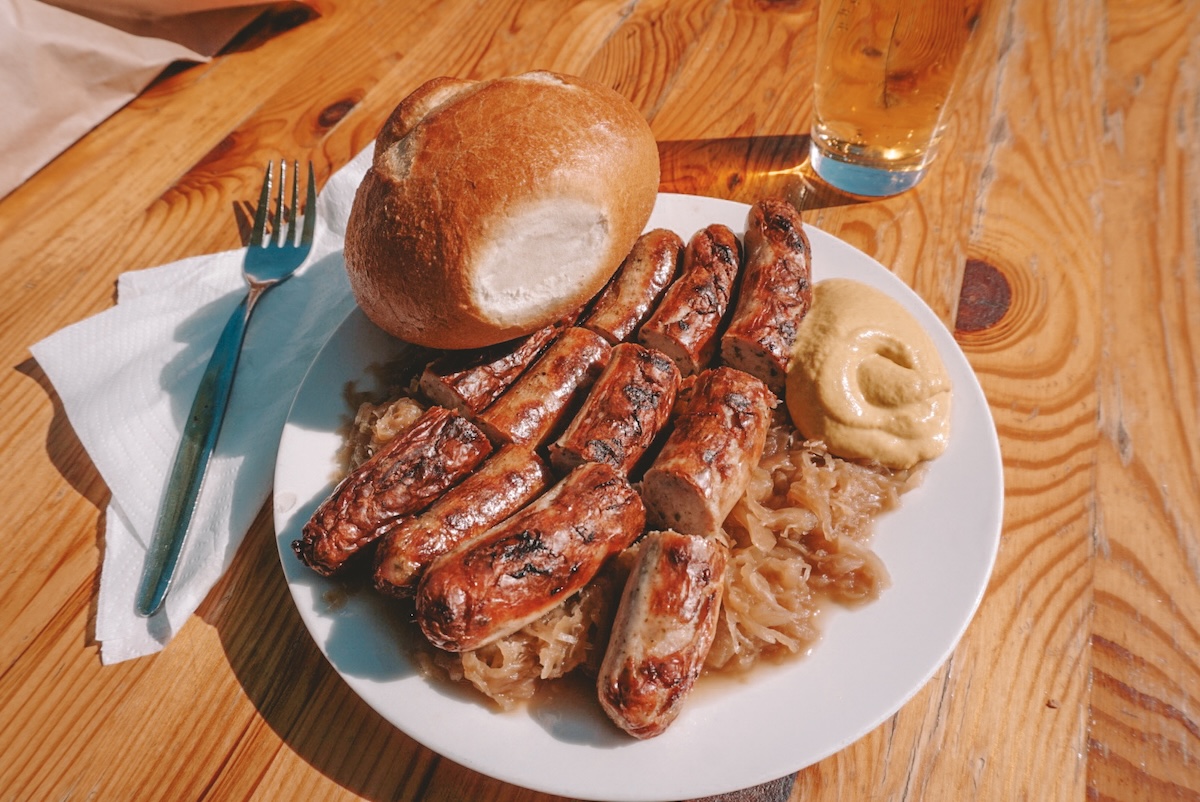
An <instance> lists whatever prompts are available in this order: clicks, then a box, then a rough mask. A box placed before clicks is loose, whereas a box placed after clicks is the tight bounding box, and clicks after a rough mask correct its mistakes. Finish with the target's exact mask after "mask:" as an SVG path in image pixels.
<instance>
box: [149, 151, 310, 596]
mask: <svg viewBox="0 0 1200 802" xmlns="http://www.w3.org/2000/svg"><path fill="white" fill-rule="evenodd" d="M272 167H273V164H271V163H268V164H267V170H266V175H265V176H264V177H263V185H262V193H261V195H260V196H259V199H258V211H257V212H256V213H255V216H254V230H253V232H252V233H251V235H250V247H249V249H248V250H247V251H246V259H245V262H244V263H243V266H242V275H243V276H244V277H245V279H246V284H247V285H248V286H249V291H248V292H247V293H246V297H245V298H243V299H242V302H241V303H240V304H238V307H237V309H235V310H234V312H233V316H232V317H230V318H229V322H228V323H227V324H226V325H225V329H224V331H222V332H221V338H220V339H219V340H217V347H216V349H215V350H214V351H213V355H212V358H211V359H210V360H209V363H208V367H207V368H206V369H205V371H204V376H203V377H202V378H201V379H200V388H199V389H198V390H197V391H196V398H195V400H194V401H192V409H191V412H190V413H189V414H188V418H187V423H186V424H185V426H184V429H183V438H182V440H181V442H180V444H179V450H178V451H177V452H176V454H175V465H174V467H173V468H172V469H171V478H170V481H169V482H168V484H167V494H166V497H165V498H164V499H163V505H162V508H161V509H160V511H159V514H158V520H157V521H156V523H155V526H154V535H153V538H152V539H151V541H150V550H149V551H148V552H147V554H146V564H145V568H144V569H143V572H142V582H141V586H140V587H139V589H138V595H137V611H138V613H139V614H140V615H143V616H151V615H154V613H155V612H157V611H158V609H159V608H160V607H161V606H162V603H163V601H164V600H165V599H166V597H167V591H168V590H169V589H170V587H171V579H172V577H173V576H174V573H175V566H176V564H177V563H178V562H179V554H180V552H181V551H182V550H183V542H184V539H185V537H186V535H187V532H188V527H189V524H190V523H191V520H192V513H193V512H194V511H195V508H196V499H197V498H198V496H199V495H200V486H201V485H202V484H203V482H204V474H205V472H206V470H207V468H208V462H209V458H210V457H211V456H212V452H213V447H214V446H215V445H216V444H217V435H218V434H219V433H220V431H221V422H222V421H223V420H224V418H225V410H226V408H227V407H228V405H229V393H230V390H231V389H232V388H233V374H234V371H235V370H236V369H237V363H238V356H239V354H240V353H241V350H242V341H243V340H244V339H245V336H246V326H247V324H248V323H249V322H250V315H251V313H253V312H254V307H255V305H256V304H257V303H258V300H259V298H261V297H262V296H263V294H264V293H265V292H266V291H267V290H269V289H271V288H272V287H274V286H276V285H278V284H281V283H282V282H284V281H287V280H288V279H289V278H291V276H292V274H293V273H295V272H296V269H297V268H299V267H300V265H302V264H304V260H305V259H306V258H307V257H308V254H309V252H310V251H311V250H312V240H313V228H314V227H315V226H316V222H317V189H316V182H315V181H314V179H313V166H312V162H309V165H308V191H307V197H306V200H305V210H304V230H303V231H302V232H301V234H300V240H299V242H297V241H296V220H297V219H298V218H299V217H300V203H299V201H300V164H299V162H292V202H291V209H290V212H287V211H285V206H284V184H285V183H286V181H285V178H286V173H285V171H286V165H285V162H283V161H282V160H281V161H280V163H279V187H278V192H277V195H276V199H275V211H274V215H273V216H272V214H271V180H272V179H271V171H272ZM285 218H287V220H288V226H287V236H286V237H284V236H283V223H284V219H285ZM268 219H270V221H271V226H270V233H269V234H268V233H267V222H268Z"/></svg>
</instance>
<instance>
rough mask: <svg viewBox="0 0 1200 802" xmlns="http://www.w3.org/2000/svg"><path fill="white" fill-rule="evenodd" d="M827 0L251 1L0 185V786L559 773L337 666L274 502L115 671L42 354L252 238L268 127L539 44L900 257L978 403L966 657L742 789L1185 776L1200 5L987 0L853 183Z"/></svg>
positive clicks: (1197, 523)
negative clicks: (824, 171)
mask: <svg viewBox="0 0 1200 802" xmlns="http://www.w3.org/2000/svg"><path fill="white" fill-rule="evenodd" d="M816 5H817V3H816V1H815V0H778V2H771V0H733V2H717V1H716V0H670V2H667V0H641V2H630V1H629V0H589V1H588V2H577V3H571V4H567V3H563V2H559V0H494V1H493V2H487V3H477V2H466V1H464V0H453V1H450V2H447V1H446V0H441V1H438V0H413V1H412V2H395V3H385V2H366V1H365V0H317V2H315V3H313V5H312V7H311V9H310V8H306V7H303V6H286V7H274V8H272V9H271V10H270V12H269V13H267V14H266V15H265V16H264V17H262V18H261V19H260V20H259V21H258V22H256V23H255V24H254V25H253V26H252V27H251V28H250V29H249V30H248V31H247V32H246V33H245V34H243V35H242V36H241V37H239V39H238V40H237V41H236V42H235V43H234V44H233V45H232V46H231V47H230V48H229V49H228V51H227V52H225V53H224V54H222V55H220V56H219V57H218V58H216V59H215V60H213V61H212V62H211V63H209V64H205V65H200V66H195V65H193V66H189V67H186V68H179V69H172V70H169V71H168V73H167V74H165V75H164V76H163V77H162V78H161V79H160V80H158V81H157V82H156V83H155V84H154V85H152V86H151V87H150V88H149V89H147V90H146V91H145V92H144V93H143V94H142V95H141V96H140V97H138V98H137V99H136V100H135V101H134V102H133V103H131V104H130V105H129V106H128V107H126V108H124V109H122V110H121V111H120V112H118V113H117V114H115V115H114V116H113V117H112V118H111V119H109V120H107V121H106V122H105V123H104V124H102V125H100V126H99V127H98V128H96V129H95V130H94V131H92V132H91V133H90V134H88V135H87V136H86V137H84V138H83V139H82V140H81V141H80V142H78V143H77V144H76V145H74V146H73V147H72V148H71V149H69V150H68V151H67V152H65V153H64V154H62V155H61V156H60V157H59V158H57V159H56V160H55V161H54V162H53V163H51V164H50V165H49V166H47V167H46V168H45V169H43V170H42V171H40V172H39V173H38V174H36V175H35V176H34V177H33V178H31V179H30V180H29V181H28V182H26V183H25V184H24V185H23V186H21V187H20V188H19V189H17V190H16V191H15V192H13V193H12V194H11V195H9V196H8V197H6V198H4V199H3V200H2V201H0V243H3V245H2V247H0V299H2V300H0V303H2V304H3V313H2V314H0V320H2V321H3V322H2V323H0V349H2V352H3V357H4V359H5V360H6V364H7V365H8V366H9V368H8V370H6V371H5V372H4V374H3V376H2V377H0V399H2V401H3V407H4V409H5V415H4V419H3V422H2V423H0V443H2V444H3V459H2V460H0V500H2V501H0V503H2V509H3V520H4V521H5V524H4V535H5V548H6V549H7V550H8V555H9V556H8V557H7V558H6V559H5V561H4V563H5V565H4V569H3V572H2V573H0V798H3V799H5V800H8V799H13V800H43V799H103V800H116V799H120V800H127V799H170V800H180V799H200V798H205V799H222V800H223V799H243V798H261V799H317V798H322V799H325V798H328V799H347V798H365V799H372V800H379V799H396V800H406V801H409V800H420V801H421V802H434V800H439V801H440V800H485V799H487V800H491V799H497V800H523V801H526V802H535V801H536V802H540V801H541V800H546V799H548V797H545V796H543V795H540V794H537V793H533V792H530V791H526V790H523V789H519V788H515V787H512V786H507V785H505V784H503V783H500V782H497V781H494V780H491V779H488V778H486V777H484V776H481V775H478V774H475V773H473V772H471V771H468V770H466V769H464V768H461V767H459V766H457V765H455V764H453V763H451V762H450V761H448V760H444V759H440V758H439V757H438V756H437V755H435V754H433V753H431V752H429V751H428V750H426V749H424V748H422V747H420V746H418V745H417V744H416V743H414V742H413V741H412V740H410V739H409V738H408V737H406V736H405V735H403V734H401V733H400V732H398V731H396V730H395V729H393V728H392V727H391V726H390V725H389V724H387V723H386V722H385V721H384V720H382V719H381V718H380V717H379V716H378V715H376V714H375V713H374V712H373V711H372V710H371V709H369V708H368V707H367V706H366V705H365V704H363V703H362V702H361V701H359V700H358V699H357V697H355V696H354V694H353V693H351V692H350V690H349V689H348V688H347V687H346V685H344V684H343V682H342V681H341V679H340V678H339V677H338V675H337V674H336V673H334V671H333V670H332V669H331V668H330V667H329V665H328V664H327V663H326V662H325V660H324V659H323V658H322V656H321V655H320V653H319V652H318V651H317V649H316V647H315V646H314V644H313V642H312V640H311V639H310V638H309V636H308V634H307V632H306V630H305V629H304V627H303V625H302V623H301V621H300V618H299V616H298V614H297V612H296V610H295V608H294V606H293V604H292V602H291V600H290V598H289V595H288V592H287V588H286V586H285V584H284V581H283V576H282V574H281V572H280V570H279V568H278V565H277V561H276V557H275V541H274V537H273V532H272V526H271V522H270V517H269V515H267V514H266V513H264V514H263V515H261V516H260V517H259V519H258V521H257V522H256V524H255V526H254V527H253V529H252V530H251V531H250V532H249V534H248V536H247V538H246V541H245V543H244V545H243V547H242V549H241V551H240V553H239V554H238V556H237V559H236V561H235V563H234V565H233V568H232V570H231V571H230V572H229V573H228V574H227V576H226V577H225V578H224V579H223V580H222V581H221V582H220V583H219V585H218V586H217V587H216V588H215V589H214V590H213V592H212V593H211V594H210V595H209V597H208V599H207V600H206V602H205V603H204V604H203V605H202V606H201V608H200V609H199V611H198V613H197V615H195V616H194V617H193V618H192V620H191V621H190V622H189V624H188V625H187V626H186V627H185V629H184V630H183V631H182V632H181V633H180V634H179V635H178V637H176V639H175V640H174V641H173V642H172V643H171V644H170V645H169V647H168V648H167V649H166V650H165V651H163V652H162V653H160V654H158V655H155V656H153V657H147V658H141V659H137V660H133V661H130V662H126V663H121V664H118V665H114V666H108V667H103V666H101V664H100V660H99V656H98V647H97V645H96V644H95V642H94V640H93V632H92V624H93V616H94V608H95V597H96V589H97V583H98V575H99V572H98V566H99V560H100V554H101V549H102V547H103V542H104V523H103V521H104V517H103V509H104V507H105V505H106V503H107V499H108V490H107V489H106V487H105V486H104V484H103V482H102V481H101V479H100V477H99V475H98V474H97V472H96V470H95V468H94V467H93V465H92V463H91V461H90V460H89V458H88V456H87V454H86V453H84V451H83V449H82V448H81V446H80V443H79V441H78V440H77V439H76V436H75V434H74V433H73V431H72V429H71V426H70V424H69V423H68V421H67V420H66V418H65V416H64V413H63V410H62V406H61V404H60V402H59V400H58V398H57V396H56V394H55V392H54V389H53V387H52V386H51V385H50V383H49V381H48V380H47V379H46V376H45V375H44V373H43V372H42V370H41V369H40V368H39V366H38V364H37V363H36V361H35V360H34V359H33V358H32V357H31V356H30V354H29V351H28V347H29V346H30V345H31V344H32V343H34V342H36V341H38V340H40V339H42V338H43V337H45V336H47V335H49V334H50V333H52V332H54V331H56V330H57V329H59V328H61V327H63V326H65V325H67V324H70V323H72V322H74V321H77V320H80V319H82V318H84V317H86V316H89V315H92V314H94V313H96V312H99V311H101V310H103V309H106V308H108V307H109V306H111V305H112V303H113V301H114V298H113V294H114V289H113V287H114V283H113V282H114V279H115V277H116V276H117V274H118V273H120V272H122V271H127V270H133V269H137V268H142V267H149V266H153V265H158V264H163V263H166V262H169V261H173V260H175V259H178V258H180V257H183V256H187V255H192V254H200V253H206V252H215V251H218V250H224V249H228V248H233V247H237V246H238V245H239V244H240V243H241V238H242V237H243V235H244V218H243V217H241V216H239V215H237V214H235V211H236V210H237V209H238V208H239V206H240V204H244V203H245V202H248V201H251V200H252V199H253V198H254V197H255V191H256V187H257V183H258V181H259V174H260V173H259V170H260V169H261V165H262V164H263V163H265V162H266V161H267V160H268V159H270V158H273V157H277V156H279V155H284V156H287V157H299V158H304V157H306V156H311V157H312V158H313V159H314V160H315V162H316V164H317V170H318V175H319V178H320V179H321V180H324V179H325V178H327V177H328V175H329V174H330V173H331V172H332V171H334V170H336V169H337V168H339V167H340V166H342V165H343V164H345V163H346V162H347V161H348V160H349V159H350V158H351V157H352V156H353V155H354V154H356V153H357V152H358V151H359V150H361V149H362V148H363V147H365V146H367V145H368V144H369V143H370V142H371V140H372V139H373V137H374V135H375V133H376V131H377V129H378V127H379V125H380V123H381V122H382V120H383V119H384V117H385V116H386V115H387V113H388V112H389V111H390V110H391V109H392V107H393V106H394V105H395V103H396V102H397V101H398V100H399V99H400V98H401V97H403V96H404V95H405V94H406V93H407V92H409V91H410V90H411V89H413V88H414V87H416V86H417V85H418V84H420V83H421V82H423V81H424V80H425V79H427V78H430V77H432V76H437V75H455V76H463V77H471V78H484V77H490V76H496V75H500V74H505V73H513V72H519V71H523V70H526V69H530V68H535V67H538V68H550V69H555V70H560V71H564V72H573V73H581V74H584V75H588V76H591V77H593V78H596V79H598V80H600V81H602V82H603V83H606V84H608V85H610V86H612V87H614V88H616V89H617V90H619V91H620V92H622V93H623V94H625V95H626V96H628V97H629V98H630V99H631V100H632V101H633V102H634V103H635V104H636V105H637V106H638V107H639V108H640V109H641V110H642V111H643V112H644V113H645V115H646V117H647V118H648V119H649V120H650V121H651V124H652V126H653V129H654V132H655V134H656V136H657V138H658V139H659V141H660V143H661V145H660V146H661V152H662V156H663V174H662V189H663V190H670V191H679V192H689V193H696V194H704V195H713V196H718V197H725V198H732V199H736V200H742V201H750V200H753V199H755V198H757V197H759V196H761V195H763V194H766V193H769V192H787V193H789V194H791V195H792V197H794V198H795V199H797V201H798V202H799V203H801V204H802V205H803V206H804V207H805V209H806V211H805V214H806V217H807V219H808V220H809V221H811V222H812V223H814V224H816V225H819V226H820V227H822V228H824V229H825V230H826V231H829V232H832V233H834V234H836V235H838V236H840V237H842V238H844V239H846V240H848V241H849V242H851V243H852V244H854V245H856V246H857V247H859V248H861V249H862V250H864V251H866V252H867V253H869V254H871V255H873V256H875V257H877V258H878V259H879V260H880V261H882V262H883V263H884V264H886V265H889V266H891V267H892V269H894V271H895V272H896V273H897V274H898V275H899V276H901V277H902V278H903V279H904V280H905V281H907V282H909V283H910V284H911V285H912V286H913V287H914V288H915V289H916V290H917V291H918V292H919V293H920V294H921V295H922V296H924V298H925V299H926V300H927V301H928V302H929V303H930V305H931V306H932V307H933V308H934V310H935V311H936V312H938V313H939V314H940V315H941V316H942V317H943V318H944V320H945V321H946V323H947V325H949V326H951V327H952V328H954V331H955V335H956V337H957V339H958V342H959V343H960V344H961V346H962V348H963V350H964V351H965V352H966V354H967V356H968V357H969V359H970V361H971V363H972V365H973V366H974V368H975V370H976V372H977V373H978V376H979V379H980V381H981V383H982V385H983V387H984V389H985V391H986V393H987V396H988V399H989V402H990V405H991V410H992V413H993V415H994V417H995V420H996V424H997V427H998V430H999V434H1000V439H1001V444H1002V450H1003V454H1004V464H1005V482H1006V486H1007V491H1006V510H1005V521H1004V531H1003V538H1002V543H1001V547H1000V552H999V557H998V562H997V565H996V569H995V573H994V575H993V577H992V580H991V583H990V585H989V587H988V589H987V593H986V596H985V598H984V600H983V603H982V606H981V608H980V610H979V612H978V614H977V615H976V617H975V619H974V621H973V622H972V624H971V626H970V628H969V630H968V631H967V633H966V636H965V638H964V639H963V640H962V642H961V644H960V645H959V647H958V648H957V649H956V650H955V652H954V653H953V655H952V657H951V659H950V660H949V661H948V662H947V663H946V664H945V665H944V666H943V667H942V668H941V670H939V671H938V672H937V674H936V675H935V676H934V677H933V679H932V680H931V681H930V682H929V684H928V685H927V686H926V687H925V688H924V689H923V690H922V691H921V692H920V693H919V694H918V695H917V696H916V697H915V698H914V699H913V700H912V701H911V702H910V703H909V704H907V705H905V706H904V707H903V709H901V710H900V712H899V713H897V714H896V715H895V716H894V717H892V718H891V719H889V720H888V721H887V722H886V723H885V724H884V725H882V726H880V727H879V728H878V729H877V730H875V731H874V732H872V733H870V734H869V735H868V736H866V737H864V738H863V739H862V740H860V741H859V742H857V743H855V744H854V745H852V746H850V747H848V748H846V749H845V750H844V751H842V752H840V753H838V754H835V755H833V756H832V757H830V758H828V759H826V760H824V761H822V762H820V763H818V764H817V765H814V766H811V767H809V768H806V769H804V770H803V771H801V772H799V774H798V775H796V776H795V777H784V778H781V779H780V780H779V781H777V782H775V783H771V784H768V785H765V786H760V787H758V788H755V789H749V790H747V791H745V792H743V793H741V794H734V795H732V796H730V797H728V798H729V799H731V800H732V799H738V800H770V802H782V800H793V801H795V802H798V800H806V802H808V801H809V800H864V799H888V800H899V799H910V800H922V799H923V800H962V799H987V800H1018V799H1030V800H1047V799H1056V800H1082V799H1084V798H1085V797H1086V798H1088V799H1097V800H1177V799H1178V800H1183V799H1200V357H1198V355H1200V144H1198V143H1200V13H1198V12H1200V3H1197V2H1194V1H1193V2H1187V1H1183V0H1181V1H1178V2H1168V0H1145V2H1142V0H1136V1H1135V0H1112V2H1108V3H1101V2H1099V1H1098V0H1079V2H1073V3H1066V2H1060V3H1045V2H1042V0H1009V1H1008V2H1001V3H999V4H998V5H997V6H996V7H995V8H994V10H993V12H992V14H991V16H990V17H989V18H988V20H987V22H986V26H987V27H986V28H985V29H984V32H983V36H982V38H981V41H980V51H979V56H980V58H979V60H978V61H977V62H976V64H975V65H974V67H973V69H972V71H971V74H970V76H969V80H968V81H967V91H966V92H964V93H963V95H962V97H961V100H960V102H959V103H958V104H957V105H956V107H955V111H954V118H953V122H952V128H951V132H950V134H949V137H948V139H947V141H946V142H945V146H944V150H943V153H942V156H941V158H940V159H939V161H938V163H937V166H936V168H935V169H934V170H933V171H932V173H931V175H930V176H929V177H928V178H927V179H926V181H925V182H924V183H923V184H922V185H921V186H920V187H919V188H918V189H916V190H915V191H912V192H909V193H907V194H904V195H902V196H899V197H896V198H893V199H890V200H884V201H876V202H870V203H851V202H848V200H847V199H845V198H838V197H836V196H835V195H834V194H832V193H829V192H826V191H821V190H820V189H817V188H816V185H815V184H813V183H812V182H811V181H810V180H809V179H808V178H807V177H806V174H805V169H804V165H803V164H802V162H803V156H804V153H805V149H806V141H807V140H806V137H805V134H806V131H807V129H808V123H809V118H810V104H811V90H810V77H811V74H812V68H813V52H814V20H815V15H816ZM0 158H2V156H0ZM240 222H241V225H239V223H240ZM264 633H270V637H264ZM281 644H282V646H281ZM702 759H711V756H704V757H703V758H702Z"/></svg>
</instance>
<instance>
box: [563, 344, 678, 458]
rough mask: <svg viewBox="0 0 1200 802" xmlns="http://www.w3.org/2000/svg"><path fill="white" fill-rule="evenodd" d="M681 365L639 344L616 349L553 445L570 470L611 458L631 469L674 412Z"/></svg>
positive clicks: (620, 345)
mask: <svg viewBox="0 0 1200 802" xmlns="http://www.w3.org/2000/svg"><path fill="white" fill-rule="evenodd" d="M678 387H679V368H678V367H676V365H675V363H674V362H672V361H671V360H670V359H669V358H667V356H666V354H663V353H661V352H659V351H655V350H653V349H651V348H643V347H642V346H640V345H638V344H636V343H620V344H618V345H617V346H616V347H614V348H613V351H612V358H611V359H610V360H609V362H608V367H606V368H605V369H604V372H603V373H601V374H600V378H599V379H597V380H596V384H595V386H593V387H592V392H591V394H590V395H589V396H588V397H587V400H585V401H584V402H583V406H582V407H581V408H580V410H579V412H578V413H576V415H575V417H574V418H573V419H572V420H571V423H570V424H568V426H567V429H566V431H564V432H563V434H562V436H561V437H559V438H558V440H557V441H556V442H554V443H553V444H551V446H550V461H551V462H552V463H553V464H554V467H555V468H557V469H558V470H560V471H563V472H566V471H569V470H571V469H572V468H575V467H576V466H577V465H579V464H580V463H582V462H609V463H612V464H613V465H615V466H616V467H618V468H620V469H621V472H622V473H625V474H628V473H629V472H630V470H632V469H633V467H634V465H635V464H637V462H638V460H640V459H641V458H642V455H643V454H644V453H645V452H646V449H647V448H649V447H650V444H651V443H652V442H653V441H654V438H655V437H656V436H657V435H658V432H659V430H660V429H662V427H663V426H664V425H666V422H667V417H668V416H669V415H670V414H671V406H672V405H673V404H674V403H675V391H676V389H677V388H678Z"/></svg>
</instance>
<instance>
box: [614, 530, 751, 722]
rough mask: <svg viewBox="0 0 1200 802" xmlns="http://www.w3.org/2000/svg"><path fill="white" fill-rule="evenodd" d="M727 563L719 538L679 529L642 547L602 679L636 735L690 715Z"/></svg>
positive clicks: (654, 535)
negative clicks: (687, 708)
mask: <svg viewBox="0 0 1200 802" xmlns="http://www.w3.org/2000/svg"><path fill="white" fill-rule="evenodd" d="M727 559H728V553H727V550H726V548H725V546H723V545H722V544H721V543H719V542H718V541H717V540H716V539H714V538H705V537H698V536H696V535H683V534H680V533H678V532H674V531H671V530H666V531H656V532H650V533H648V534H647V535H646V537H644V538H643V539H642V541H641V542H640V543H639V544H638V552H637V557H636V558H635V560H634V563H633V567H632V568H631V569H630V573H629V578H628V579H627V580H626V583H625V590H624V592H623V593H622V594H621V602H620V605H619V606H618V608H617V614H616V618H615V619H614V621H613V627H612V634H611V636H610V637H609V641H608V648H607V649H606V650H605V652H604V660H603V662H602V663H601V664H600V674H599V677H598V680H597V690H598V693H599V697H600V705H601V707H603V708H604V712H605V713H607V714H608V717H609V718H610V719H612V720H613V722H614V723H615V724H616V725H617V726H619V727H620V728H621V729H623V730H625V732H627V733H629V734H630V735H633V736H634V737H637V738H652V737H654V736H655V735H659V734H661V733H662V732H663V731H664V730H666V729H667V727H668V726H670V724H671V722H673V721H674V720H675V719H676V718H677V717H678V716H679V712H680V710H682V709H683V703H684V700H685V699H686V698H687V696H688V694H689V693H691V690H692V687H693V686H694V685H695V682H696V679H697V678H698V677H699V676H700V671H701V669H702V668H703V667H704V660H705V658H706V657H707V656H708V650H709V648H711V647H712V642H713V636H714V635H715V634H716V629H717V613H718V612H719V611H720V609H721V596H722V594H723V591H724V587H725V563H726V561H727Z"/></svg>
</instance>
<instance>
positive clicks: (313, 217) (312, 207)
mask: <svg viewBox="0 0 1200 802" xmlns="http://www.w3.org/2000/svg"><path fill="white" fill-rule="evenodd" d="M316 225H317V179H316V178H315V177H314V175H313V165H312V162H309V163H308V196H307V198H305V201H304V232H303V234H302V235H301V237H300V244H301V245H303V246H308V245H312V241H313V229H314V228H316Z"/></svg>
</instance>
